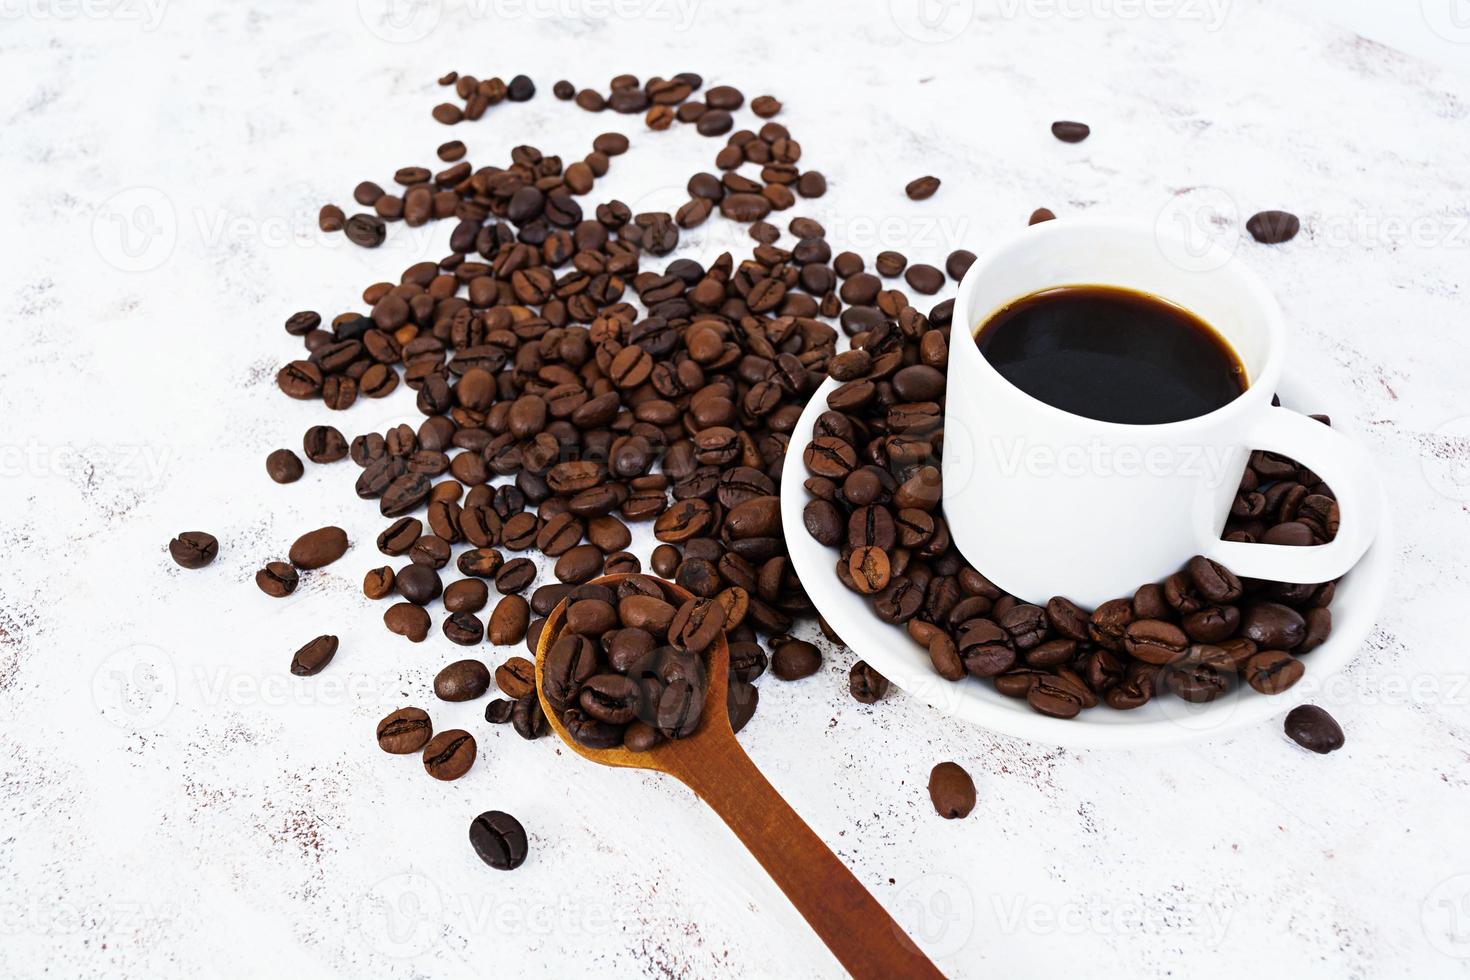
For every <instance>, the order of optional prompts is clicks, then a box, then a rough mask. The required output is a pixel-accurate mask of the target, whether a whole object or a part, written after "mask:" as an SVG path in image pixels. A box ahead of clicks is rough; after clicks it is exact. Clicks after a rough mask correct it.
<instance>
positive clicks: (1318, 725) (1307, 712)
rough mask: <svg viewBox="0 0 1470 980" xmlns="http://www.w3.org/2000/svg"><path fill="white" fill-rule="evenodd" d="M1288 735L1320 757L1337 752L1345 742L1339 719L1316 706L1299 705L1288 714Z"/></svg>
mask: <svg viewBox="0 0 1470 980" xmlns="http://www.w3.org/2000/svg"><path fill="white" fill-rule="evenodd" d="M1286 734H1287V736H1288V737H1289V738H1290V739H1291V740H1292V741H1293V742H1295V743H1296V744H1298V745H1300V746H1301V747H1302V748H1304V749H1307V750H1309V751H1311V752H1316V753H1318V754H1320V755H1326V754H1327V753H1328V752H1336V751H1337V750H1338V749H1340V748H1342V746H1343V744H1344V742H1345V739H1344V738H1343V734H1342V726H1340V725H1338V723H1337V719H1335V718H1333V717H1332V716H1331V715H1330V714H1328V713H1327V712H1326V711H1324V710H1323V709H1321V708H1319V707H1317V706H1316V705H1315V704H1302V705H1298V706H1296V707H1295V708H1292V709H1291V710H1290V711H1288V712H1287V713H1286Z"/></svg>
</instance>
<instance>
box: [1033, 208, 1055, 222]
mask: <svg viewBox="0 0 1470 980" xmlns="http://www.w3.org/2000/svg"><path fill="white" fill-rule="evenodd" d="M1056 217H1057V216H1056V215H1055V214H1053V213H1052V210H1051V208H1037V209H1036V210H1035V211H1032V212H1031V217H1030V218H1028V219H1027V220H1026V224H1028V225H1039V224H1041V223H1042V222H1043V221H1055V220H1056Z"/></svg>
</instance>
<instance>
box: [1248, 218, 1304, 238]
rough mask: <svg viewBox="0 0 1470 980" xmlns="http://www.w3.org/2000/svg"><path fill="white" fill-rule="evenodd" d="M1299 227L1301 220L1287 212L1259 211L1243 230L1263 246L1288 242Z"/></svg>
mask: <svg viewBox="0 0 1470 980" xmlns="http://www.w3.org/2000/svg"><path fill="white" fill-rule="evenodd" d="M1301 227H1302V223H1301V220H1300V219H1299V218H1297V216H1296V215H1294V214H1292V213H1291V212H1289V211H1259V212H1257V213H1256V214H1253V215H1251V216H1250V219H1249V220H1247V221H1246V223H1245V230H1246V231H1248V232H1250V233H1251V237H1252V238H1254V239H1255V240H1256V241H1258V242H1261V243H1262V244H1265V245H1279V244H1281V243H1282V242H1289V241H1291V240H1292V239H1293V238H1295V237H1296V233H1297V232H1299V231H1301Z"/></svg>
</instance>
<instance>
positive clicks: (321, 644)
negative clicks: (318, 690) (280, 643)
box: [291, 636, 337, 677]
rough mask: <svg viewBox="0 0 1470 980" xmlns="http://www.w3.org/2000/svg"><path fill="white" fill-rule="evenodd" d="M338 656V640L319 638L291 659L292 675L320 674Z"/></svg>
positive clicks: (308, 675) (329, 637)
mask: <svg viewBox="0 0 1470 980" xmlns="http://www.w3.org/2000/svg"><path fill="white" fill-rule="evenodd" d="M336 655H337V638H336V637H335V636H319V637H317V638H316V639H314V640H312V641H311V642H309V643H307V644H306V645H305V646H304V647H302V648H301V649H300V650H297V651H296V655H295V656H293V657H292V658H291V673H293V674H295V675H296V676H298V677H310V676H312V675H313V674H319V673H321V671H322V670H323V669H324V668H325V667H326V666H327V664H329V663H331V662H332V658H333V657H335V656H336Z"/></svg>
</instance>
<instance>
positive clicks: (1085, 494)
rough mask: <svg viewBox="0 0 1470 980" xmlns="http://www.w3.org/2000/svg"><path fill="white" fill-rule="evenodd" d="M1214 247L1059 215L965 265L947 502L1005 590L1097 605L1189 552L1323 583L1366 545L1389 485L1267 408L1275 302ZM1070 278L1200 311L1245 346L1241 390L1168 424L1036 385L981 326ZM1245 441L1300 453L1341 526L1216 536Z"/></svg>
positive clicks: (1168, 569)
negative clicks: (987, 347) (1018, 375)
mask: <svg viewBox="0 0 1470 980" xmlns="http://www.w3.org/2000/svg"><path fill="white" fill-rule="evenodd" d="M1208 247H1209V248H1212V249H1215V250H1216V253H1215V254H1207V255H1203V256H1201V255H1200V254H1199V250H1198V249H1197V248H1196V249H1195V251H1194V252H1193V253H1191V252H1189V251H1188V250H1187V246H1186V243H1184V242H1183V241H1181V240H1177V239H1174V238H1172V237H1170V236H1169V235H1168V234H1167V233H1165V232H1161V231H1160V230H1158V229H1156V228H1154V227H1153V226H1149V225H1143V224H1135V223H1130V222H1127V221H1120V220H1117V219H1105V218H1092V217H1084V218H1067V219H1059V220H1055V221H1048V222H1044V223H1042V224H1039V225H1035V226H1033V227H1030V228H1027V229H1026V230H1025V231H1024V232H1023V233H1021V234H1019V235H1018V236H1016V237H1015V238H1014V239H1013V240H1011V241H1010V242H1008V243H1005V244H1003V245H1001V246H1000V247H998V248H996V249H995V250H994V251H993V252H991V253H990V254H989V255H986V256H983V257H982V258H980V259H979V260H978V261H976V262H975V263H974V264H973V265H972V266H971V267H970V271H969V272H967V273H966V274H965V278H964V281H963V282H961V283H960V290H959V296H958V297H957V299H956V300H955V306H954V319H953V324H952V327H951V333H950V344H949V374H948V383H947V385H946V398H947V406H946V411H945V434H944V464H943V474H944V510H945V517H946V519H947V521H948V523H949V528H950V533H951V535H952V536H953V539H954V542H955V544H956V545H957V546H958V547H959V549H960V551H961V552H962V553H963V554H964V556H965V558H966V559H967V560H968V561H969V562H970V563H971V564H972V565H974V566H975V567H976V568H978V569H979V570H980V571H981V572H983V573H984V574H985V575H986V576H988V577H989V578H990V579H991V580H992V581H994V582H995V583H996V584H997V585H998V586H1000V587H1001V588H1003V589H1005V590H1006V591H1008V592H1010V593H1012V594H1014V595H1017V596H1023V597H1025V598H1026V599H1029V600H1031V601H1039V600H1045V599H1046V598H1048V597H1050V596H1053V595H1062V596H1066V597H1067V598H1069V599H1072V600H1073V601H1074V602H1077V603H1080V604H1082V605H1084V606H1087V607H1095V606H1097V605H1100V604H1101V603H1103V602H1105V601H1107V600H1109V599H1115V598H1119V597H1123V596H1127V595H1131V594H1132V591H1133V590H1134V589H1136V588H1137V587H1138V586H1139V585H1141V584H1143V583H1145V582H1157V581H1161V580H1162V579H1164V578H1166V577H1167V576H1169V575H1171V574H1173V573H1174V572H1176V571H1178V570H1179V568H1180V567H1181V566H1182V565H1183V564H1184V562H1185V561H1187V560H1188V559H1189V558H1190V557H1192V556H1193V555H1196V554H1200V555H1205V556H1206V557H1208V558H1212V559H1214V560H1216V561H1218V562H1220V563H1221V564H1223V565H1225V566H1226V567H1228V568H1230V569H1231V570H1232V571H1234V572H1235V573H1236V574H1237V575H1240V576H1244V577H1249V578H1259V579H1271V580H1275V581H1282V582H1326V581H1330V580H1332V579H1335V578H1337V577H1338V576H1340V575H1342V574H1344V573H1345V572H1347V571H1348V569H1350V568H1351V567H1352V566H1353V565H1354V564H1355V563H1356V562H1357V560H1358V559H1359V558H1361V557H1362V555H1363V553H1364V552H1365V551H1366V550H1367V549H1368V546H1369V544H1371V543H1372V541H1373V536H1374V534H1375V533H1376V531H1377V528H1378V515H1379V508H1380V497H1381V494H1382V491H1381V488H1380V486H1379V482H1378V477H1377V474H1376V472H1375V470H1374V467H1373V464H1372V461H1371V460H1370V458H1369V457H1368V455H1367V453H1365V452H1364V451H1363V450H1362V449H1361V448H1360V447H1359V446H1357V445H1356V444H1354V443H1352V442H1350V441H1349V440H1348V439H1346V438H1345V437H1343V436H1342V435H1340V434H1338V433H1337V432H1334V431H1333V430H1332V429H1331V428H1330V427H1328V426H1326V425H1323V424H1322V423H1320V422H1318V421H1316V420H1315V419H1311V418H1308V417H1307V416H1305V415H1301V414H1298V413H1296V412H1293V411H1289V410H1287V409H1285V408H1276V407H1273V406H1272V405H1271V398H1272V394H1273V393H1274V392H1275V390H1276V386H1277V383H1278V382H1279V380H1280V378H1281V370H1282V357H1283V353H1284V350H1283V346H1284V333H1285V327H1284V324H1283V321H1282V315H1281V309H1280V307H1279V306H1278V305H1277V303H1276V300H1275V298H1274V297H1273V296H1272V295H1271V293H1270V292H1269V291H1268V290H1267V289H1266V287H1265V286H1264V285H1263V284H1262V283H1261V281H1260V280H1259V279H1258V278H1256V276H1255V275H1254V274H1253V273H1251V272H1250V270H1249V269H1247V268H1246V267H1245V265H1244V263H1243V262H1241V261H1239V260H1238V259H1232V258H1231V257H1230V255H1229V253H1226V252H1224V251H1223V250H1219V247H1218V246H1208ZM1183 255H1187V256H1189V257H1190V259H1191V260H1190V261H1187V262H1181V261H1177V258H1178V257H1179V256H1183ZM1074 285H1092V286H1095V285H1106V286H1115V287H1122V288H1126V289H1132V290H1136V291H1140V292H1144V293H1150V294H1152V295H1154V296H1157V297H1160V298H1162V299H1165V300H1168V301H1170V302H1173V303H1175V304H1177V305H1179V306H1181V307H1183V308H1185V309H1186V310H1189V311H1191V312H1192V313H1194V314H1195V315H1196V316H1198V317H1199V318H1201V319H1202V320H1204V321H1205V322H1206V323H1208V324H1210V325H1211V326H1212V327H1213V328H1214V329H1215V330H1216V331H1217V332H1218V333H1219V334H1220V335H1221V336H1222V337H1224V338H1225V340H1226V341H1228V342H1229V344H1230V345H1231V346H1232V347H1233V348H1234V349H1235V352H1236V354H1237V355H1238V356H1239V358H1240V360H1241V362H1242V363H1243V365H1244V366H1245V370H1246V376H1247V380H1248V383H1249V387H1248V388H1247V389H1246V391H1245V392H1244V393H1242V394H1241V395H1240V396H1239V397H1237V398H1236V399H1235V400H1234V401H1232V402H1230V403H1229V404H1227V405H1225V406H1223V407H1221V408H1218V409H1216V410H1215V411H1213V412H1210V413H1208V414H1206V415H1202V416H1199V417H1198V418H1192V419H1186V420H1183V421H1179V422H1169V423H1165V424H1160V425H1128V424H1121V423H1116V422H1102V421H1098V420H1096V419H1090V418H1086V417H1083V416H1079V415H1074V414H1071V413H1069V412H1066V411H1063V410H1062V409H1059V408H1054V407H1053V406H1051V405H1048V404H1046V403H1044V402H1042V401H1039V400H1037V399H1036V398H1033V397H1032V396H1031V395H1028V394H1026V393H1025V392H1023V391H1021V390H1020V389H1019V388H1017V387H1015V386H1014V385H1012V384H1011V383H1010V382H1009V381H1007V380H1006V379H1005V378H1004V377H1002V376H1001V374H1000V373H999V372H998V371H997V370H996V369H995V368H994V367H992V366H991V364H990V363H989V362H988V361H987V360H986V359H985V358H984V356H982V355H981V353H980V350H979V348H978V347H977V346H976V344H975V341H974V339H973V333H974V331H975V330H976V329H977V328H978V327H979V326H981V325H982V324H984V323H985V322H986V321H987V320H988V319H989V318H990V317H991V316H992V315H993V314H994V313H995V312H996V311H998V310H999V309H1001V308H1002V307H1004V306H1005V305H1007V304H1008V303H1011V302H1013V301H1015V300H1017V299H1020V298H1022V297H1024V296H1028V295H1030V294H1032V293H1035V292H1038V291H1039V290H1043V289H1048V288H1053V287H1058V286H1074ZM1253 449H1262V450H1266V451H1268V452H1272V453H1280V454H1282V455H1286V456H1290V457H1291V458H1293V459H1295V460H1297V461H1299V462H1300V463H1301V464H1302V465H1304V466H1306V467H1308V468H1310V469H1311V470H1312V471H1314V472H1315V473H1317V474H1318V475H1319V476H1320V477H1321V478H1322V479H1323V480H1325V481H1326V482H1327V483H1328V484H1329V485H1330V486H1331V487H1332V490H1333V492H1334V494H1335V495H1336V497H1337V500H1338V504H1339V508H1340V511H1341V523H1340V526H1339V528H1338V532H1337V535H1336V537H1335V538H1334V539H1333V540H1332V541H1331V542H1329V543H1327V544H1322V545H1315V546H1305V547H1292V546H1287V545H1271V544H1253V543H1244V542H1234V541H1223V540H1221V538H1220V534H1221V531H1222V529H1223V528H1224V525H1225V520H1226V518H1227V517H1228V516H1229V511H1230V506H1231V503H1232V502H1233V500H1234V499H1235V495H1236V490H1237V488H1238V485H1239V482H1240V477H1241V474H1242V473H1243V472H1244V468H1245V464H1246V461H1247V458H1248V456H1249V453H1250V451H1251V450H1253Z"/></svg>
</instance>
